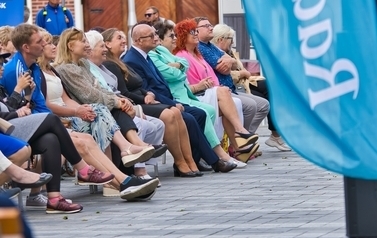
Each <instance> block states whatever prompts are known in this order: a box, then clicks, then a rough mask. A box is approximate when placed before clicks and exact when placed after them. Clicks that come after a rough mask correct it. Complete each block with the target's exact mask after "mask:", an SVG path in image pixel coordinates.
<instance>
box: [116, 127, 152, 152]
mask: <svg viewBox="0 0 377 238" xmlns="http://www.w3.org/2000/svg"><path fill="white" fill-rule="evenodd" d="M133 132H134V133H133ZM135 135H136V138H135ZM127 136H128V137H130V138H131V139H132V141H134V142H135V144H131V143H130V142H129V141H128V140H126V139H125V138H124V137H123V135H122V133H121V132H120V131H116V132H115V133H114V138H113V142H114V144H116V145H117V146H118V148H119V150H120V151H121V152H122V154H124V153H125V152H124V151H125V150H127V149H130V151H131V153H132V154H136V153H139V152H140V151H142V150H143V149H144V148H145V146H147V144H146V143H144V142H143V141H142V140H141V139H140V138H139V137H138V135H137V133H136V131H134V130H131V131H128V132H127Z"/></svg>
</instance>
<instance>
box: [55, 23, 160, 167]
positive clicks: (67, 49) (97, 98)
mask: <svg viewBox="0 0 377 238" xmlns="http://www.w3.org/2000/svg"><path fill="white" fill-rule="evenodd" d="M89 53H90V46H89V44H88V42H87V39H86V37H85V34H84V32H82V31H80V30H77V29H75V28H70V29H67V30H65V31H64V32H63V33H62V35H61V36H60V41H59V44H58V53H57V56H56V59H55V62H54V64H55V65H57V66H56V70H57V72H58V73H59V75H60V78H61V80H62V82H63V84H64V86H65V87H66V90H67V93H68V94H69V96H71V98H72V99H73V100H75V101H76V102H78V103H101V104H103V105H105V106H106V107H107V108H108V109H109V110H110V111H111V114H112V115H113V117H114V119H115V120H116V122H117V123H118V125H119V126H120V131H121V132H122V134H123V136H124V137H125V138H126V139H127V140H128V141H130V142H131V143H132V144H134V145H138V146H148V144H147V143H145V142H143V141H142V140H141V139H140V138H139V137H138V134H137V131H138V127H137V126H136V125H135V123H134V121H133V118H134V117H135V110H134V108H133V105H132V103H131V102H130V101H129V100H128V99H127V98H125V97H119V96H118V95H116V94H115V93H114V92H112V91H111V90H108V89H107V88H104V87H103V86H102V85H101V83H100V82H99V80H100V79H98V78H96V77H95V76H94V75H93V74H92V73H91V72H90V64H89V61H88V60H87V59H86V58H87V57H88V56H89ZM140 121H142V122H143V126H145V128H146V129H145V128H144V129H145V130H148V132H149V134H151V135H157V134H160V133H159V132H158V131H159V130H160V128H161V127H160V126H156V125H155V124H152V123H150V122H148V121H146V120H144V119H140ZM161 124H162V127H163V123H162V122H161ZM155 148H156V150H155V153H154V154H153V155H152V157H157V156H160V155H161V154H162V153H164V152H165V151H166V146H164V145H156V146H155ZM116 154H118V153H114V150H113V159H114V155H116ZM116 164H119V163H116ZM123 168H124V166H121V167H120V169H121V170H122V171H124V170H123ZM129 172H130V171H127V172H126V173H129Z"/></svg>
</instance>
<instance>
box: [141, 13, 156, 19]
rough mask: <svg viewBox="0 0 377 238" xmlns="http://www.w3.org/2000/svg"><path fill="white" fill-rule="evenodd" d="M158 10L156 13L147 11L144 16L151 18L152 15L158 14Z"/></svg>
mask: <svg viewBox="0 0 377 238" xmlns="http://www.w3.org/2000/svg"><path fill="white" fill-rule="evenodd" d="M156 13H157V12H154V13H145V14H144V16H145V17H147V18H149V17H151V16H152V15H154V14H156Z"/></svg>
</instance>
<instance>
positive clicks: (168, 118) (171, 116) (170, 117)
mask: <svg viewBox="0 0 377 238" xmlns="http://www.w3.org/2000/svg"><path fill="white" fill-rule="evenodd" d="M160 119H161V120H162V121H163V122H164V123H173V122H174V121H175V120H176V119H175V113H174V112H173V111H171V110H169V109H165V110H163V111H162V113H161V115H160Z"/></svg>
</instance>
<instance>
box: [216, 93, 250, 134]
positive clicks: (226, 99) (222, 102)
mask: <svg viewBox="0 0 377 238" xmlns="http://www.w3.org/2000/svg"><path fill="white" fill-rule="evenodd" d="M216 91H217V98H218V102H219V109H220V114H221V115H222V116H223V117H226V118H227V120H228V121H229V123H230V124H231V125H232V126H233V128H234V130H235V131H237V132H241V133H249V132H248V130H246V129H245V128H244V127H243V125H242V124H241V120H240V118H239V117H238V113H237V110H236V105H235V104H234V102H233V99H232V96H231V94H230V92H229V89H227V88H226V87H218V88H217V90H216ZM228 135H229V136H230V135H234V133H232V134H228Z"/></svg>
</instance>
